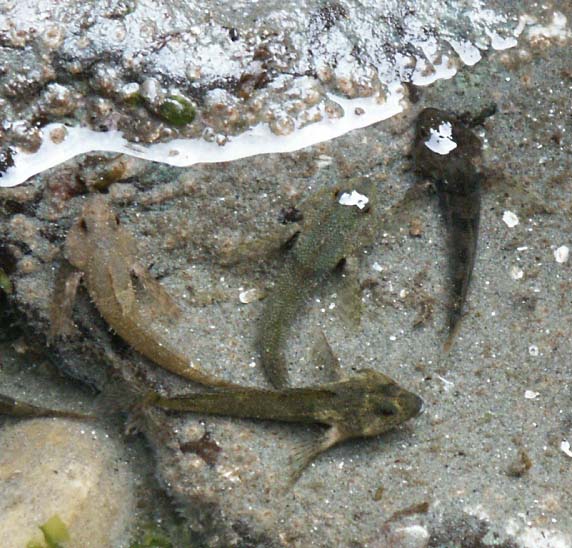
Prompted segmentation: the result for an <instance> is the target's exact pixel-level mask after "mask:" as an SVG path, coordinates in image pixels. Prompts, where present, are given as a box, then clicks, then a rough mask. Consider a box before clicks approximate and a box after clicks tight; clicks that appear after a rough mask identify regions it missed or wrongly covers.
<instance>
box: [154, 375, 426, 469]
mask: <svg viewBox="0 0 572 548" xmlns="http://www.w3.org/2000/svg"><path fill="white" fill-rule="evenodd" d="M146 401H147V403H148V404H151V405H155V406H158V407H161V408H163V409H167V410H172V411H187V412H193V413H200V414H205V413H206V414H212V415H225V416H230V417H240V418H249V419H261V420H276V421H284V422H298V423H317V424H323V425H326V426H328V427H329V428H328V429H327V430H326V431H325V433H324V434H323V435H322V436H320V437H319V438H318V439H317V440H316V441H314V442H313V443H311V444H310V445H308V446H306V447H303V449H302V450H301V451H299V453H297V454H296V456H295V459H294V460H295V464H296V469H295V472H294V474H293V479H294V480H295V479H297V478H298V476H299V475H300V473H301V472H302V470H304V468H305V467H306V466H307V465H308V464H309V463H310V462H311V461H312V460H313V459H314V458H315V457H317V456H318V455H319V454H320V453H322V452H324V451H326V450H327V449H329V448H330V447H332V446H334V445H336V444H338V443H340V442H342V441H344V440H347V439H351V438H364V437H371V436H377V435H378V434H381V433H383V432H386V431H387V430H390V429H391V428H393V427H395V426H397V425H399V424H401V423H403V422H405V421H407V420H408V419H410V418H412V417H415V416H417V415H418V414H419V413H420V412H421V409H422V407H423V401H422V400H421V398H420V397H418V396H417V395H415V394H413V393H412V392H409V391H407V390H405V389H404V388H402V387H401V386H399V385H398V384H397V383H396V382H395V381H393V380H392V379H390V378H389V377H386V376H385V375H383V374H381V373H378V372H376V371H373V370H371V369H363V370H361V371H359V372H358V373H357V374H355V375H354V376H352V377H351V378H349V379H347V380H341V381H337V382H331V383H327V384H323V385H320V386H312V387H306V388H288V389H284V390H265V389H260V388H250V387H244V388H217V389H214V390H212V391H209V392H202V393H197V394H192V395H188V396H180V397H174V398H167V397H162V396H159V395H158V394H151V395H149V396H148V397H147V400H146Z"/></svg>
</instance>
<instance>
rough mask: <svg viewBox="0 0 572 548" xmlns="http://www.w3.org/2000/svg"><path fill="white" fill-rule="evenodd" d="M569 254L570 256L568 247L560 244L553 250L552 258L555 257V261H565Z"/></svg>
mask: <svg viewBox="0 0 572 548" xmlns="http://www.w3.org/2000/svg"><path fill="white" fill-rule="evenodd" d="M569 256H570V249H569V248H568V246H565V245H561V246H560V247H559V248H558V249H555V250H554V258H555V259H556V262H557V263H565V262H567V261H568V257H569Z"/></svg>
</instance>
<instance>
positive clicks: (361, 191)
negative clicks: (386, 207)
mask: <svg viewBox="0 0 572 548" xmlns="http://www.w3.org/2000/svg"><path fill="white" fill-rule="evenodd" d="M376 191H377V188H376V185H375V182H374V181H372V180H371V179H365V178H356V179H352V180H351V181H350V182H348V183H347V184H344V188H338V189H336V190H335V193H334V198H335V199H336V201H337V202H338V204H340V205H341V206H345V207H348V208H352V210H354V211H355V213H356V214H357V215H360V214H366V213H368V212H369V211H370V209H371V207H372V204H373V203H374V202H375V198H376Z"/></svg>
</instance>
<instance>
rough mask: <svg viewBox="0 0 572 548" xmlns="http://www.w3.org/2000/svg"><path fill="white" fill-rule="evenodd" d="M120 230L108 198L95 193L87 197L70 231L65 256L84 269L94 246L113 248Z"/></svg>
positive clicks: (77, 266) (117, 218)
mask: <svg viewBox="0 0 572 548" xmlns="http://www.w3.org/2000/svg"><path fill="white" fill-rule="evenodd" d="M120 230H121V228H120V224H119V217H118V216H117V215H116V214H115V212H114V211H113V209H112V208H111V206H110V205H109V202H108V201H107V198H106V197H105V196H103V195H101V194H93V195H91V196H89V197H88V198H87V200H86V202H85V204H84V206H83V209H82V211H81V214H80V215H79V217H78V218H77V220H76V222H75V223H74V224H73V225H72V227H71V228H70V230H69V232H68V236H67V239H66V245H65V256H66V258H67V259H68V261H69V262H70V263H71V264H73V265H74V266H75V267H76V268H79V269H84V268H85V266H86V263H87V261H88V260H89V257H90V256H91V255H92V253H93V251H94V250H93V246H104V247H109V248H113V247H114V245H113V244H114V238H115V237H116V234H117V233H118V232H119V231H120Z"/></svg>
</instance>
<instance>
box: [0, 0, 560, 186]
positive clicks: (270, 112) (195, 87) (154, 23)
mask: <svg viewBox="0 0 572 548" xmlns="http://www.w3.org/2000/svg"><path fill="white" fill-rule="evenodd" d="M35 6H36V3H34V2H32V3H30V2H4V3H3V4H2V6H0V46H1V48H0V68H1V69H2V70H0V141H1V142H2V145H3V146H2V148H1V150H0V169H1V171H0V176H1V175H2V174H4V176H3V177H0V186H11V185H15V184H18V183H20V182H22V181H25V180H26V179H27V178H29V177H30V176H32V175H34V174H36V173H38V172H39V171H41V170H43V169H47V168H48V167H51V166H53V165H56V164H58V163H60V162H63V161H65V160H67V159H69V158H71V157H73V156H75V155H77V154H81V153H84V152H88V151H91V150H106V151H116V152H117V151H121V152H125V153H128V154H133V155H135V156H140V157H144V158H147V159H150V160H155V161H162V162H166V163H169V164H172V165H179V166H185V165H191V164H193V163H196V162H205V161H206V162H214V161H221V160H230V159H234V158H240V157H243V156H248V155H252V154H259V153H262V152H283V151H290V150H294V149H296V148H301V147H304V146H307V145H310V144H313V143H316V142H320V141H323V140H325V139H329V138H332V137H334V136H336V135H341V134H343V133H345V132H347V131H350V130H352V129H355V128H359V127H363V126H365V125H368V124H372V123H374V122H377V121H379V120H382V119H385V118H387V117H389V116H392V115H394V114H396V113H398V112H400V110H401V109H402V100H403V99H404V98H405V97H406V96H407V94H408V92H407V91H406V89H405V88H404V87H402V84H407V85H409V84H413V85H414V86H426V85H428V84H431V83H433V82H435V81H436V80H438V79H442V78H450V77H452V76H453V75H454V74H455V73H456V72H457V70H458V68H459V67H461V66H463V65H468V66H471V65H474V64H475V63H477V62H478V61H479V60H480V59H481V56H482V54H481V52H483V51H486V50H488V49H491V48H492V49H496V50H502V49H506V48H510V47H513V46H515V45H516V44H517V38H518V37H519V36H521V35H525V36H527V37H531V36H533V37H536V38H537V37H538V36H542V33H543V32H545V33H549V34H550V35H551V36H552V37H554V36H560V35H562V36H564V35H565V34H566V33H567V32H568V31H567V27H566V18H565V17H564V15H562V14H559V16H560V18H559V19H558V20H556V21H555V22H551V20H550V17H551V16H552V15H553V13H552V12H551V11H550V10H549V9H548V8H546V9H544V8H540V7H538V5H537V4H536V3H532V2H530V0H519V1H515V2H510V3H507V2H502V1H501V0H490V1H488V2H486V3H482V2H473V1H470V0H456V1H447V0H440V1H439V2H435V1H434V0H421V1H420V0H416V1H413V0H408V1H400V2H396V1H394V0H388V1H385V2H369V3H368V2H366V3H364V2H359V1H355V0H344V1H340V2H338V1H336V0H329V1H326V2H324V1H321V0H306V1H304V2H299V1H296V0H286V1H285V2H275V1H271V2H241V3H238V4H236V2H217V7H216V9H211V8H209V7H205V4H204V2H197V1H186V2H181V1H178V0H162V1H160V2H152V1H149V0H142V1H139V2H135V1H132V2H125V1H117V0H116V1H112V2H104V3H102V2H97V1H88V2H78V1H76V0H67V1H66V2H60V1H57V0H44V1H43V2H41V4H40V6H41V7H38V9H34V7H35ZM545 15H546V22H547V23H552V27H550V26H547V27H543V26H542V25H541V23H542V22H544V16H545ZM535 25H536V26H535ZM527 26H528V27H529V28H528V29H527ZM553 27H554V28H553ZM545 28H546V29H548V30H543V29H545ZM533 31H534V32H533ZM409 90H410V91H413V90H414V88H412V87H409ZM413 95H415V93H413ZM63 129H66V130H67V133H66V135H64V136H63V140H62V130H63ZM54 132H55V133H56V135H57V136H56V137H54ZM173 141H175V142H176V144H173V145H172V146H171V145H169V143H172V142H173ZM62 143H65V145H63V146H58V145H62ZM152 144H155V146H149V145H152ZM38 151H39V152H38ZM36 152H38V154H39V156H36V157H34V161H33V162H31V161H30V160H31V159H30V157H29V156H28V155H29V154H32V153H36ZM13 164H14V165H13Z"/></svg>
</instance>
